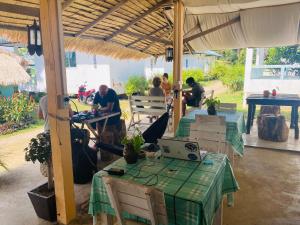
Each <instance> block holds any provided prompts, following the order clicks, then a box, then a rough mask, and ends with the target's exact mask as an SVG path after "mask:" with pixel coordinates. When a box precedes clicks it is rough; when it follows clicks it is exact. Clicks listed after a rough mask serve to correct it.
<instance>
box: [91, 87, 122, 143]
mask: <svg viewBox="0 0 300 225" xmlns="http://www.w3.org/2000/svg"><path fill="white" fill-rule="evenodd" d="M93 105H94V106H95V105H100V106H101V108H100V109H98V111H99V112H101V113H120V114H119V115H117V116H114V117H111V118H109V119H108V120H107V124H106V125H107V128H108V130H110V131H111V132H112V133H113V134H114V142H115V143H117V144H118V143H119V142H120V141H121V140H120V137H119V133H120V132H119V131H120V130H121V120H120V118H121V108H120V102H119V97H118V95H117V93H116V92H115V91H114V90H113V89H111V88H108V86H106V85H100V87H99V91H98V92H97V93H96V95H95V98H94V101H93ZM104 122H105V120H101V121H99V122H98V123H97V132H98V135H99V137H100V135H101V134H102V130H103V126H104ZM97 141H98V142H99V141H100V140H97Z"/></svg>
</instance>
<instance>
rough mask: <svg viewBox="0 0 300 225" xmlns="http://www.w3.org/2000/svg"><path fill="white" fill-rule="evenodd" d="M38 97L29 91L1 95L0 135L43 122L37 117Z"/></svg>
mask: <svg viewBox="0 0 300 225" xmlns="http://www.w3.org/2000/svg"><path fill="white" fill-rule="evenodd" d="M37 107H38V99H35V98H33V97H29V94H28V93H15V94H13V96H12V97H0V135H4V134H10V133H13V132H16V131H18V130H22V129H25V128H29V127H35V126H39V125H41V124H42V121H40V120H39V119H38V118H37Z"/></svg>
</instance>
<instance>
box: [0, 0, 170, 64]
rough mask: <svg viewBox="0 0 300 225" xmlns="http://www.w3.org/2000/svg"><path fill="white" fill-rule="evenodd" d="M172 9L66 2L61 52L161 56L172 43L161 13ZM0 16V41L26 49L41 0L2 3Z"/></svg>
mask: <svg viewBox="0 0 300 225" xmlns="http://www.w3.org/2000/svg"><path fill="white" fill-rule="evenodd" d="M171 4H172V0H106V1H102V0H65V1H63V3H62V9H63V12H62V19H63V28H64V34H65V48H66V49H67V50H77V51H84V52H88V53H91V54H102V55H107V56H112V57H115V58H121V59H124V58H132V59H141V58H146V57H149V56H150V55H162V54H164V52H165V46H166V45H168V44H171V40H172V31H171V30H172V24H170V21H169V20H168V19H167V18H166V15H165V13H164V11H165V7H169V6H171ZM0 11H1V13H0V36H2V37H4V38H6V39H8V40H10V41H14V42H21V43H24V44H26V43H27V32H26V29H27V28H26V26H27V25H32V23H33V20H34V19H36V20H38V15H39V0H19V1H14V0H0Z"/></svg>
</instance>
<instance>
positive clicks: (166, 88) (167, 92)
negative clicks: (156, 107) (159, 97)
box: [161, 73, 172, 96]
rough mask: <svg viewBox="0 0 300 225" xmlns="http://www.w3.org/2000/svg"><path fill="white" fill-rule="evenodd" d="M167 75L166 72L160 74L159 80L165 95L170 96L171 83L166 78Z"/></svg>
mask: <svg viewBox="0 0 300 225" xmlns="http://www.w3.org/2000/svg"><path fill="white" fill-rule="evenodd" d="M168 78H169V75H168V74H167V73H164V74H163V76H162V82H161V87H162V89H163V90H164V92H165V95H166V96H170V94H171V89H172V85H171V83H170V82H169V80H168Z"/></svg>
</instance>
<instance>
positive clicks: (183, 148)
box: [158, 138, 206, 162]
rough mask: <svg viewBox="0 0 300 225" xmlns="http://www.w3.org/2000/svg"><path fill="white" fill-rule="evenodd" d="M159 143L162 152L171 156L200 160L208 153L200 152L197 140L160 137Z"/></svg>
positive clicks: (166, 155)
mask: <svg viewBox="0 0 300 225" xmlns="http://www.w3.org/2000/svg"><path fill="white" fill-rule="evenodd" d="M158 145H159V147H160V150H161V154H162V155H163V156H165V157H169V158H176V159H183V160H190V161H199V162H200V161H202V159H203V158H204V156H205V153H206V152H205V151H201V152H200V148H199V144H198V142H195V141H188V140H178V139H164V138H162V139H158Z"/></svg>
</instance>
